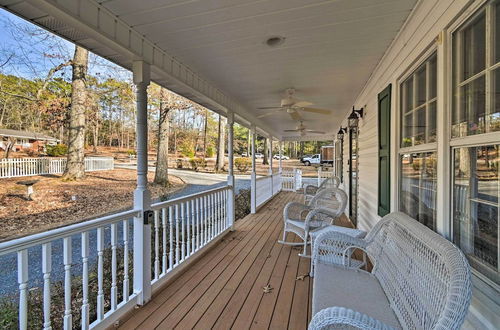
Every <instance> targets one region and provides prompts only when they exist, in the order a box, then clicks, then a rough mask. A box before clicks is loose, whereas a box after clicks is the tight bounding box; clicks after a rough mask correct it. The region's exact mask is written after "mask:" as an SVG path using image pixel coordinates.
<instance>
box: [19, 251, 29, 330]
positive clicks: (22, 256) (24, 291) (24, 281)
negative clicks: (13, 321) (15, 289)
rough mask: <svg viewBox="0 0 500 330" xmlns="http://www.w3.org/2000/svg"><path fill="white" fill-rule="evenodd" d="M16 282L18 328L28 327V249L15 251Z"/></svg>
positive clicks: (24, 328) (24, 329)
mask: <svg viewBox="0 0 500 330" xmlns="http://www.w3.org/2000/svg"><path fill="white" fill-rule="evenodd" d="M17 283H18V284H19V329H21V330H26V329H27V328H28V250H21V251H18V252H17Z"/></svg>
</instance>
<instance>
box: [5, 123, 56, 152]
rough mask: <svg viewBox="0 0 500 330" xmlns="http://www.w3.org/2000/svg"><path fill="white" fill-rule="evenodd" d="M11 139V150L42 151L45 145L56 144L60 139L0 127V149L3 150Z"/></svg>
mask: <svg viewBox="0 0 500 330" xmlns="http://www.w3.org/2000/svg"><path fill="white" fill-rule="evenodd" d="M12 141H13V142H14V146H13V147H12V151H15V152H17V151H27V150H32V151H42V150H43V149H44V147H45V145H47V144H49V145H50V144H56V143H58V142H59V141H60V140H59V139H56V138H53V137H51V136H48V135H45V134H41V133H35V132H28V131H18V130H14V129H4V128H0V150H2V151H5V150H6V149H7V147H8V145H9V143H12Z"/></svg>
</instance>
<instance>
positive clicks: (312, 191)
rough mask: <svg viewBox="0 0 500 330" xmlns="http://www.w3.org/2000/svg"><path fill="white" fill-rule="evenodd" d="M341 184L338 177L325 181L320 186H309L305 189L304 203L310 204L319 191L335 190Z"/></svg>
mask: <svg viewBox="0 0 500 330" xmlns="http://www.w3.org/2000/svg"><path fill="white" fill-rule="evenodd" d="M339 184H340V179H339V178H338V177H336V176H332V177H331V178H327V179H325V180H324V181H323V182H322V183H321V184H320V185H319V187H318V186H315V185H307V186H305V187H304V203H305V204H309V203H310V202H311V200H312V199H313V197H314V196H315V195H316V194H317V193H318V191H320V190H323V189H334V188H338V187H339Z"/></svg>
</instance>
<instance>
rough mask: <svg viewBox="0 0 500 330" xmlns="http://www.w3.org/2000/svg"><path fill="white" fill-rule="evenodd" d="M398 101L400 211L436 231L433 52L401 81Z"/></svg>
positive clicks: (435, 96) (435, 84)
mask: <svg viewBox="0 0 500 330" xmlns="http://www.w3.org/2000/svg"><path fill="white" fill-rule="evenodd" d="M400 100H401V102H400V118H401V119H400V125H401V126H400V127H401V136H400V146H401V150H400V152H399V178H400V180H399V210H400V211H401V212H404V213H406V214H408V215H409V216H410V217H412V218H414V219H416V220H417V221H419V222H421V223H423V224H424V225H426V226H427V227H429V228H431V229H432V230H436V187H437V173H436V169H437V168H436V166H437V153H436V144H435V143H434V142H436V104H437V55H436V53H435V52H434V53H432V54H431V55H430V56H429V57H428V58H427V59H425V61H424V62H423V63H422V64H420V65H419V66H418V67H417V68H416V70H415V71H413V72H412V73H411V74H410V75H409V76H408V78H406V79H405V80H404V81H403V82H402V83H401V85H400ZM417 148H418V150H416V149H417Z"/></svg>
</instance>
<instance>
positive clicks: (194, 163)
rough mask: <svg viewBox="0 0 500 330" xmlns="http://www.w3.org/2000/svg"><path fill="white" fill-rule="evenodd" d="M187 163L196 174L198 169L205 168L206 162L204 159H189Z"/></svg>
mask: <svg viewBox="0 0 500 330" xmlns="http://www.w3.org/2000/svg"><path fill="white" fill-rule="evenodd" d="M189 163H190V164H191V168H192V169H193V170H195V171H196V172H198V171H199V170H200V168H205V167H207V162H206V161H205V158H195V157H193V158H191V159H190V160H189Z"/></svg>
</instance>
